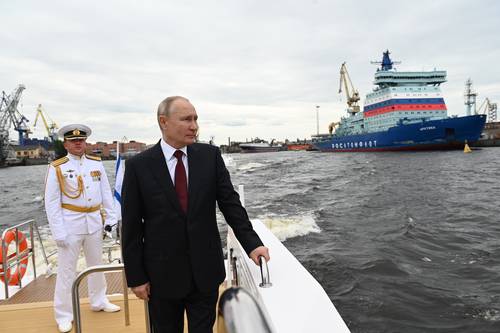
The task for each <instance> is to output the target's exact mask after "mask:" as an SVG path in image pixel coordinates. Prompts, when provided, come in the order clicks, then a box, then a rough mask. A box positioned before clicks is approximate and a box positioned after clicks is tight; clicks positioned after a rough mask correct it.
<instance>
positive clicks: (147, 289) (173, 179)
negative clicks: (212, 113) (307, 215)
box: [122, 96, 269, 333]
mask: <svg viewBox="0 0 500 333" xmlns="http://www.w3.org/2000/svg"><path fill="white" fill-rule="evenodd" d="M157 117H158V124H159V126H160V129H161V132H162V139H161V140H160V142H158V144H156V145H155V146H154V147H152V148H151V149H149V150H147V151H145V152H143V153H141V154H139V155H137V156H135V157H133V158H131V159H129V160H128V161H127V164H126V168H125V176H124V180H123V189H122V219H123V234H122V250H123V259H124V263H125V273H126V276H127V283H128V286H129V287H131V288H132V291H133V292H134V293H135V295H136V296H137V297H139V298H141V299H144V300H148V301H149V309H150V315H151V322H152V324H153V327H154V330H155V333H164V332H168V333H170V332H172V333H174V332H175V333H182V332H183V326H184V317H183V315H184V310H186V312H187V318H188V329H189V332H190V333H209V332H212V326H213V324H214V322H215V305H216V302H217V297H218V288H219V285H220V284H221V283H222V282H223V281H224V277H225V269H224V259H223V254H222V247H221V240H220V235H219V231H218V228H217V222H216V214H215V209H216V203H217V204H218V206H219V209H220V210H221V211H222V213H223V215H224V217H225V219H226V221H227V223H228V224H229V225H230V226H231V227H232V229H233V231H234V232H235V235H236V237H237V238H238V240H239V242H240V243H241V245H242V246H243V248H244V249H245V251H246V252H247V254H248V255H249V256H250V258H251V259H252V260H253V261H254V262H255V263H256V264H258V258H259V257H260V256H264V257H265V259H266V260H269V252H268V249H267V248H266V247H265V246H263V244H262V242H261V240H260V239H259V236H258V235H257V234H256V233H255V231H254V230H253V228H252V225H251V223H250V221H249V219H248V216H247V213H246V211H245V209H244V208H243V207H242V205H241V203H240V200H239V196H238V194H237V193H236V191H235V190H234V188H233V185H232V183H231V179H230V176H229V172H228V171H227V169H226V166H225V165H224V161H223V159H222V156H221V153H220V151H219V149H218V148H217V147H214V146H210V145H207V144H199V143H195V141H196V134H197V131H198V123H197V119H198V115H197V114H196V110H195V108H194V107H193V105H191V103H190V102H189V100H187V99H186V98H184V97H180V96H173V97H168V98H166V99H165V100H164V101H162V102H161V103H160V105H159V107H158V115H157Z"/></svg>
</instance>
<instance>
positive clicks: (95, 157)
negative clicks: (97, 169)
mask: <svg viewBox="0 0 500 333" xmlns="http://www.w3.org/2000/svg"><path fill="white" fill-rule="evenodd" d="M85 156H87V158H88V159H89V160H94V161H100V160H101V158H100V157H99V156H92V155H86V154H85Z"/></svg>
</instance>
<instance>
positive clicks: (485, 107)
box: [477, 97, 497, 123]
mask: <svg viewBox="0 0 500 333" xmlns="http://www.w3.org/2000/svg"><path fill="white" fill-rule="evenodd" d="M477 113H478V114H487V115H488V122H489V123H492V122H495V121H497V103H491V102H490V99H489V98H488V97H486V98H485V99H484V101H483V103H481V106H479V108H478V109H477Z"/></svg>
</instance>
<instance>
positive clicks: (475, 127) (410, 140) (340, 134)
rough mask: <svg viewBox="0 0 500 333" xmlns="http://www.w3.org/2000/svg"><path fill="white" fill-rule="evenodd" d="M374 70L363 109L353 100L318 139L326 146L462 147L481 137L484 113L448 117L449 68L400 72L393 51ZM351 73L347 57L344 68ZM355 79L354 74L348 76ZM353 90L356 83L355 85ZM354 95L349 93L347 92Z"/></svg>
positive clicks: (345, 148)
mask: <svg viewBox="0 0 500 333" xmlns="http://www.w3.org/2000/svg"><path fill="white" fill-rule="evenodd" d="M377 63H378V64H380V65H381V66H380V68H378V69H377V72H376V73H375V80H374V84H375V86H376V87H375V88H374V90H373V91H372V92H370V93H368V94H367V95H366V99H365V103H364V107H363V111H359V107H358V109H356V108H353V107H352V106H351V105H350V104H349V103H348V108H347V116H345V117H343V118H342V119H341V121H340V123H339V124H338V127H337V128H336V130H335V133H331V136H330V137H329V138H327V139H324V140H321V141H319V142H316V147H317V148H318V149H320V150H322V151H360V150H361V151H379V150H420V149H425V150H427V149H455V148H463V145H464V144H465V143H466V142H474V141H476V140H477V139H478V138H479V136H480V133H481V130H482V128H483V126H484V122H485V117H484V116H483V115H473V116H468V117H451V118H449V117H448V114H447V107H446V103H445V101H444V98H443V96H442V92H441V88H440V84H441V83H444V82H446V71H441V70H433V71H418V72H417V71H415V72H409V71H408V72H400V71H397V70H396V69H395V68H394V67H393V65H394V64H395V63H394V62H393V61H392V60H391V58H390V53H389V51H386V52H384V53H383V58H382V61H381V62H377ZM343 73H346V69H345V63H344V64H342V68H341V83H342V75H343ZM349 82H350V79H349ZM353 90H354V89H353ZM347 97H348V100H349V97H350V96H349V94H348V93H347Z"/></svg>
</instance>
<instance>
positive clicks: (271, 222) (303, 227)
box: [259, 215, 321, 242]
mask: <svg viewBox="0 0 500 333" xmlns="http://www.w3.org/2000/svg"><path fill="white" fill-rule="evenodd" d="M259 219H260V220H261V221H262V222H263V223H264V224H265V225H266V227H267V228H269V230H271V232H272V233H273V234H274V235H275V236H276V237H277V238H278V239H279V240H280V241H282V242H283V241H285V240H286V239H289V238H293V237H298V236H305V235H307V234H309V233H320V232H321V229H320V228H319V227H318V225H317V224H316V221H314V218H313V216H312V215H303V216H260V217H259Z"/></svg>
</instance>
